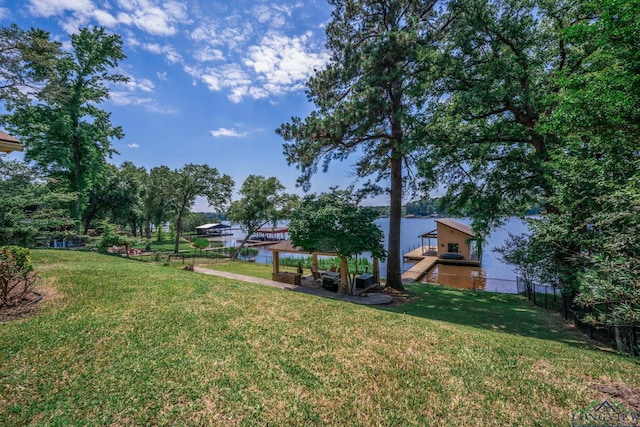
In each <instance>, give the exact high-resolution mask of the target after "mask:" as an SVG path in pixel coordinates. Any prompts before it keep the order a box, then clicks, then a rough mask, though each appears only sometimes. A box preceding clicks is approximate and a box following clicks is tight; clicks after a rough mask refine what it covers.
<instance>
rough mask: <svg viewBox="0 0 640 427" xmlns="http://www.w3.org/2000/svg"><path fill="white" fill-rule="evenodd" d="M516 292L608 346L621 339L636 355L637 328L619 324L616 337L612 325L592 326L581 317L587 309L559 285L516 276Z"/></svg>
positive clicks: (585, 314)
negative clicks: (559, 315)
mask: <svg viewBox="0 0 640 427" xmlns="http://www.w3.org/2000/svg"><path fill="white" fill-rule="evenodd" d="M517 286H518V293H519V294H522V295H524V296H526V297H527V298H528V299H529V301H531V302H532V303H534V304H535V305H537V306H539V307H544V308H545V309H547V310H554V311H557V312H559V313H561V314H562V316H563V317H564V319H565V320H572V321H573V323H574V325H575V326H576V327H577V328H578V329H579V330H580V331H582V333H584V334H585V335H589V338H591V339H595V340H597V341H600V342H603V343H605V344H607V345H610V346H616V341H617V340H622V342H623V344H622V347H624V348H626V349H627V350H626V351H628V352H630V353H631V354H633V355H637V354H638V351H639V350H640V349H639V348H638V339H637V328H632V327H627V326H619V327H618V335H619V336H618V338H617V339H616V328H614V327H594V326H593V325H592V324H590V323H585V322H583V321H582V320H581V319H583V318H584V317H585V316H587V315H589V314H591V311H590V310H589V309H586V308H584V307H580V306H579V305H577V304H575V303H574V301H573V298H574V296H573V295H570V294H566V293H563V292H561V290H560V289H559V287H557V286H552V285H545V284H539V283H534V282H531V281H528V280H525V279H523V278H522V277H518V278H517Z"/></svg>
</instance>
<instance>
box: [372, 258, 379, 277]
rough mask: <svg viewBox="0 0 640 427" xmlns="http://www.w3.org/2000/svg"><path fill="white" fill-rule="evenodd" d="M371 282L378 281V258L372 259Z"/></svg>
mask: <svg viewBox="0 0 640 427" xmlns="http://www.w3.org/2000/svg"><path fill="white" fill-rule="evenodd" d="M373 283H380V262H379V261H378V258H374V259H373Z"/></svg>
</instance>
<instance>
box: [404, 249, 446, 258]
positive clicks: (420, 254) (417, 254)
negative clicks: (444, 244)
mask: <svg viewBox="0 0 640 427" xmlns="http://www.w3.org/2000/svg"><path fill="white" fill-rule="evenodd" d="M437 251H438V248H436V247H435V246H431V247H428V246H420V247H419V248H416V249H414V250H412V251H411V252H407V253H406V254H404V259H405V260H406V261H420V260H422V259H423V258H425V257H428V256H433V257H435V256H436V253H437Z"/></svg>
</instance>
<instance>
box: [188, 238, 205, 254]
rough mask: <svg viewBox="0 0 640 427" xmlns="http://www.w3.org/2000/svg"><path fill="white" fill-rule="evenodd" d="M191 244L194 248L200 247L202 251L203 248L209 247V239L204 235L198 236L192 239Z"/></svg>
mask: <svg viewBox="0 0 640 427" xmlns="http://www.w3.org/2000/svg"><path fill="white" fill-rule="evenodd" d="M191 246H193V247H194V248H196V249H198V250H199V251H200V253H202V250H203V249H205V248H208V247H209V241H208V240H207V239H204V238H202V237H197V238H195V239H192V240H191Z"/></svg>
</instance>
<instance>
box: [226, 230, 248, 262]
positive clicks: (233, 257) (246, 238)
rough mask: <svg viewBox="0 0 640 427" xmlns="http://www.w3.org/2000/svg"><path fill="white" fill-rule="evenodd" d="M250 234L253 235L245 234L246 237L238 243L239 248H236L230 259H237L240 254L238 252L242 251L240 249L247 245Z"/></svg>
mask: <svg viewBox="0 0 640 427" xmlns="http://www.w3.org/2000/svg"><path fill="white" fill-rule="evenodd" d="M251 234H253V233H247V235H246V236H245V237H244V239H243V240H242V243H240V246H239V247H238V249H237V250H236V252H235V253H234V254H233V255H232V256H231V259H233V260H236V259H238V255H239V254H240V251H241V250H242V248H244V245H246V244H247V240H249V237H250V236H251Z"/></svg>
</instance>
